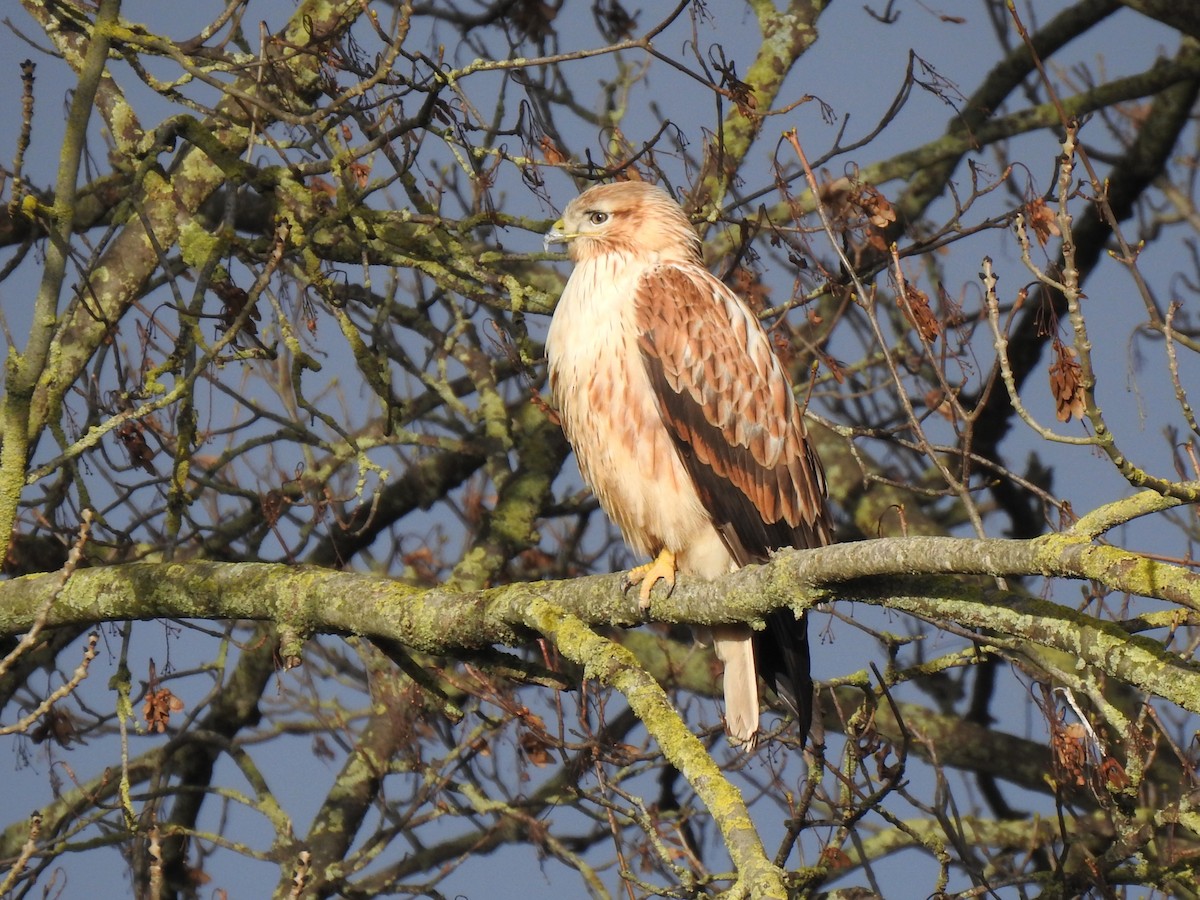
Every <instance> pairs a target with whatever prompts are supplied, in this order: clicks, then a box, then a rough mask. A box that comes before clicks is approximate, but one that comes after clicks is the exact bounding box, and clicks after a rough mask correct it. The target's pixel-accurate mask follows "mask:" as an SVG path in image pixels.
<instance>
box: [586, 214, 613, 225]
mask: <svg viewBox="0 0 1200 900" xmlns="http://www.w3.org/2000/svg"><path fill="white" fill-rule="evenodd" d="M588 221H589V222H591V223H592V224H593V225H603V224H604V223H605V222H607V221H608V213H606V212H590V213H588Z"/></svg>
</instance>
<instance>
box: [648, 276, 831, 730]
mask: <svg viewBox="0 0 1200 900" xmlns="http://www.w3.org/2000/svg"><path fill="white" fill-rule="evenodd" d="M726 290H727V289H726V288H725V287H724V285H722V284H721V283H720V282H719V281H718V280H717V279H716V278H715V277H713V276H712V275H711V274H710V273H709V272H708V271H707V270H705V269H703V268H701V267H700V266H678V265H662V266H658V267H656V268H653V269H651V270H649V272H648V273H647V274H646V275H645V276H644V277H643V278H642V283H641V285H640V288H639V291H638V296H637V301H636V304H635V306H636V312H637V325H638V332H639V334H638V346H639V349H640V351H641V355H642V360H643V363H644V364H645V367H646V372H647V375H648V376H649V379H650V383H651V386H652V387H653V389H654V393H655V395H656V398H657V401H658V404H659V411H660V413H661V415H662V418H663V422H664V424H665V425H666V426H667V429H668V431H669V432H670V434H671V436H672V439H673V441H674V444H675V448H676V450H677V451H678V453H679V456H680V459H681V460H682V461H683V464H684V467H685V468H686V469H687V472H688V474H689V476H690V477H691V479H692V482H693V484H694V485H695V487H696V490H697V492H698V494H699V495H700V498H701V500H702V502H703V503H704V506H705V508H706V509H707V510H708V511H709V513H710V515H711V516H712V519H713V523H714V525H715V526H716V527H717V530H718V532H719V533H720V534H721V536H722V539H723V540H724V542H725V545H726V546H727V547H728V548H729V552H730V554H731V555H732V556H733V558H734V559H735V560H736V562H737V563H738V564H739V565H745V564H746V563H750V562H761V561H764V560H765V559H766V558H767V556H768V554H769V553H770V551H772V550H777V549H780V548H784V547H818V546H822V545H824V544H827V543H829V541H830V539H831V536H830V529H829V522H828V514H827V511H826V508H825V499H824V474H823V472H822V471H821V465H820V462H819V460H818V459H817V458H816V456H815V454H814V453H813V452H812V450H811V448H810V447H809V445H808V442H807V440H806V439H805V435H804V430H803V425H802V423H801V421H800V417H799V411H798V410H797V408H796V404H795V400H794V399H793V397H792V395H791V385H790V383H789V382H788V380H787V378H786V376H785V375H784V374H783V371H782V369H781V368H780V367H779V363H778V361H777V360H776V359H775V358H774V356H773V354H772V353H771V351H770V346H769V343H767V340H768V339H767V337H766V335H765V334H763V333H762V331H761V329H760V328H759V326H758V324H757V322H756V321H754V320H752V319H750V318H749V316H750V313H749V312H748V311H747V310H745V309H743V308H742V307H741V306H740V304H739V303H738V301H737V300H736V299H735V298H733V297H732V295H728V296H727V295H726V293H725V292H726ZM766 626H767V627H766V629H765V630H764V631H761V632H755V633H754V636H753V641H754V656H755V664H756V666H757V668H758V673H759V675H761V676H762V678H763V679H764V680H765V681H766V682H767V683H768V684H770V685H772V687H774V689H775V692H776V693H777V694H778V695H779V696H780V698H781V699H783V700H784V702H785V703H786V704H787V705H788V707H789V708H790V709H791V712H792V713H793V715H795V716H796V719H797V721H798V722H799V723H800V728H801V735H800V736H801V741H802V742H803V740H804V738H805V737H806V733H807V728H808V725H809V723H810V722H811V720H812V702H813V696H812V692H813V686H812V677H811V675H810V651H809V645H808V633H807V623H806V622H804V621H803V620H801V621H799V622H797V621H796V620H795V619H794V618H793V616H792V615H791V614H790V613H789V612H787V611H786V610H776V611H774V612H772V613H771V614H769V615H768V616H767V621H766Z"/></svg>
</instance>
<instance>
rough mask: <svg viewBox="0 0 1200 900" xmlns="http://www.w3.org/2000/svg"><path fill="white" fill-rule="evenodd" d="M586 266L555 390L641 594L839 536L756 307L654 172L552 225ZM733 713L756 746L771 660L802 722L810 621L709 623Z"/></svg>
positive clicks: (576, 286) (739, 734)
mask: <svg viewBox="0 0 1200 900" xmlns="http://www.w3.org/2000/svg"><path fill="white" fill-rule="evenodd" d="M554 243H565V244H567V246H568V253H569V255H570V257H571V259H572V261H573V262H574V264H575V266H574V269H573V270H572V272H571V277H570V279H569V280H568V281H567V285H566V287H565V288H564V290H563V293H562V298H561V299H560V300H559V303H558V306H557V308H556V309H555V311H554V318H553V320H552V321H551V323H550V331H549V335H548V336H547V340H546V356H547V359H548V361H549V374H550V393H551V397H552V399H553V401H554V403H555V405H556V406H557V408H558V412H559V416H560V418H561V420H562V426H563V430H564V432H565V433H566V436H567V439H568V441H570V443H571V446H572V447H573V448H574V450H575V457H576V459H577V460H578V462H579V469H580V472H581V473H582V474H583V478H584V480H585V481H586V482H587V483H588V485H589V486H590V487H591V489H592V491H593V492H594V493H595V495H596V497H597V499H598V500H599V501H600V505H601V506H602V507H603V508H604V511H605V512H606V513H607V514H608V516H609V518H611V519H612V520H613V521H614V522H615V523H616V524H617V526H618V527H619V528H620V529H621V533H622V534H623V536H624V538H625V541H626V543H627V544H628V545H629V546H630V547H631V548H632V549H633V550H634V551H635V552H636V553H639V554H643V555H645V556H649V557H652V558H653V562H651V563H648V564H647V565H643V566H639V567H638V568H636V569H634V570H633V571H632V572H631V573H630V575H629V582H630V583H631V584H640V586H641V587H640V591H639V597H640V601H641V605H642V607H643V609H645V608H648V606H649V603H650V593H651V590H652V588H653V586H654V584H655V583H656V582H658V581H660V580H661V581H664V582H665V583H666V585H667V587H668V589H670V588H671V587H673V586H674V584H675V574H676V572H677V571H679V572H683V573H684V574H686V575H697V576H700V577H702V578H710V579H711V578H716V577H718V576H720V575H722V574H724V573H726V572H729V571H732V570H734V569H737V568H739V567H740V566H743V565H746V564H747V563H751V562H761V561H764V560H766V559H767V557H768V555H769V554H770V552H771V551H772V550H776V549H780V548H784V547H818V546H822V545H825V544H828V543H829V542H830V539H831V536H830V520H829V512H828V509H827V507H826V504H825V476H824V472H823V471H822V468H821V463H820V461H819V460H818V458H817V456H816V454H815V453H814V452H813V449H812V446H811V445H810V444H809V442H808V439H807V435H806V433H805V429H804V422H803V420H802V416H801V410H800V406H799V404H798V403H797V402H796V398H795V395H794V393H793V391H792V385H791V382H790V380H789V379H788V376H787V373H786V372H785V371H784V368H783V366H782V365H781V364H780V362H779V359H778V358H777V357H776V355H775V353H774V351H773V349H772V346H771V340H770V338H769V337H768V336H767V334H766V332H765V331H764V330H763V328H762V326H761V325H760V324H759V322H758V319H757V318H756V317H755V315H754V314H753V313H752V312H751V311H750V309H749V308H748V307H747V306H746V304H745V303H743V302H742V301H741V300H740V299H739V298H738V297H737V295H736V294H734V293H733V292H732V291H731V290H730V289H729V288H728V287H726V286H725V285H724V284H723V283H722V282H721V280H720V279H718V278H717V277H716V276H714V275H713V274H712V273H711V272H709V271H708V269H707V268H706V267H705V266H704V262H703V257H702V256H701V253H700V239H699V237H698V235H697V234H696V232H695V230H694V229H693V228H692V226H691V223H690V222H689V221H688V218H687V216H686V215H685V214H684V212H683V210H682V209H681V208H680V206H679V204H678V203H676V202H675V200H674V199H673V198H672V197H671V195H670V194H668V193H667V192H666V191H664V190H662V189H661V188H658V187H655V186H653V185H650V184H647V183H645V182H636V181H631V182H623V183H620V184H606V185H598V186H595V187H592V188H589V189H588V190H586V191H584V192H583V193H582V194H580V195H579V196H578V197H576V198H575V199H574V200H572V201H571V202H570V203H569V204H568V205H567V208H566V211H565V212H564V213H563V217H562V218H561V219H559V220H558V221H557V222H555V223H554V226H553V227H552V228H551V230H550V231H549V232H548V233H547V234H546V244H547V246H549V245H550V244H554ZM711 636H712V641H713V646H714V649H715V651H716V654H717V656H718V658H719V659H720V660H721V661H722V662H723V663H724V664H725V674H724V693H725V725H726V730H727V732H728V734H729V736H730V739H731V740H732V741H733V742H734V743H735V744H737V745H741V746H743V747H745V748H752V747H753V746H754V744H755V741H756V738H757V734H758V728H759V693H758V675H761V676H762V677H763V679H764V680H765V681H766V682H768V683H770V684H771V685H772V687H773V688H774V689H775V691H776V693H777V694H778V695H779V696H780V698H781V699H783V700H784V702H785V703H786V704H787V706H788V707H790V709H791V711H792V713H793V714H794V715H795V716H796V718H797V720H798V721H799V724H800V737H801V741H803V740H804V739H805V737H806V735H807V732H808V728H809V725H810V722H811V719H812V705H813V686H812V677H811V675H810V674H809V648H808V635H807V626H806V623H805V622H804V621H803V620H801V621H799V622H797V621H796V619H795V617H794V616H792V614H791V613H790V612H789V611H787V610H777V611H775V612H773V613H772V614H771V615H770V616H768V618H767V627H766V630H765V631H761V632H755V631H753V630H752V629H751V628H750V627H749V626H747V625H725V626H719V627H714V628H713V629H712V635H711Z"/></svg>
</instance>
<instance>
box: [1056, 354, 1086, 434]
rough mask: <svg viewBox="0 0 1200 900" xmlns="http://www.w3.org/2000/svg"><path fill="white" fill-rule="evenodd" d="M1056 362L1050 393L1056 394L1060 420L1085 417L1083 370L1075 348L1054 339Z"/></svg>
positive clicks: (1066, 420)
mask: <svg viewBox="0 0 1200 900" xmlns="http://www.w3.org/2000/svg"><path fill="white" fill-rule="evenodd" d="M1053 348H1054V363H1053V364H1052V365H1051V366H1050V393H1051V394H1053V395H1054V406H1055V412H1056V414H1057V415H1058V421H1060V422H1069V421H1070V420H1071V418H1072V417H1074V418H1076V419H1082V418H1083V385H1082V383H1081V378H1080V376H1081V374H1082V372H1083V370H1082V369H1081V368H1080V366H1079V363H1077V362H1076V361H1075V356H1076V353H1075V348H1074V347H1068V346H1067V345H1066V344H1064V343H1063V342H1062V341H1060V340H1059V339H1058V338H1055V339H1054V344H1053Z"/></svg>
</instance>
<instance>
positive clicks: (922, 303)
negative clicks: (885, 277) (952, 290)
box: [900, 283, 942, 343]
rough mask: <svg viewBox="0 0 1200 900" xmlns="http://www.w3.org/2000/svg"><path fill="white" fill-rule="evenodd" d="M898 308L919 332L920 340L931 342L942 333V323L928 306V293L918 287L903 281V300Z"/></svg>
mask: <svg viewBox="0 0 1200 900" xmlns="http://www.w3.org/2000/svg"><path fill="white" fill-rule="evenodd" d="M900 309H901V310H903V312H904V315H905V317H906V318H907V319H908V321H909V322H910V323H911V324H912V326H913V328H915V329H917V331H918V332H919V333H920V335H921V339H922V340H924V341H927V342H928V343H933V342H934V341H936V340H937V338H938V335H939V334H941V333H942V323H941V322H939V321H938V320H937V316H935V315H934V314H933V310H932V309H930V308H929V295H928V294H926V293H925V292H924V291H922V290H920V289H919V288H915V287H913V286H912V285H911V284H908V283H905V285H904V302H902V303H901V304H900Z"/></svg>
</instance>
